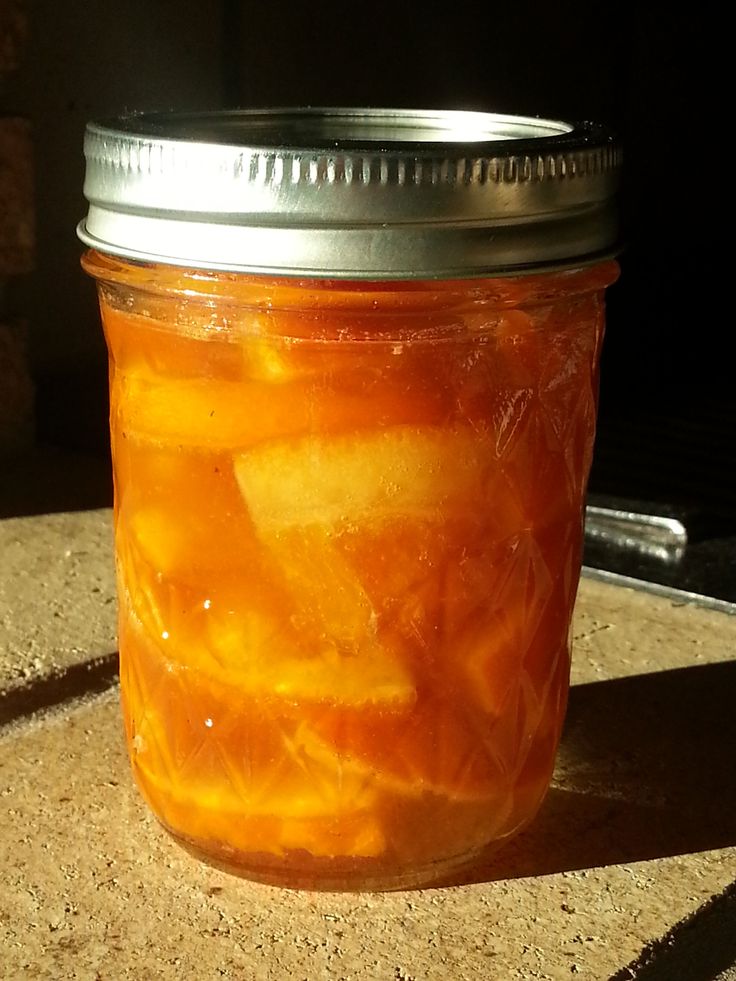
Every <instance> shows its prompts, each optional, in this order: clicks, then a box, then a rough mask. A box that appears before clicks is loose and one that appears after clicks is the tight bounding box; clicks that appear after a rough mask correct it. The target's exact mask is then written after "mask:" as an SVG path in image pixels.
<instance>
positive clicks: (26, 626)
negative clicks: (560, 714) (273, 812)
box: [0, 511, 736, 981]
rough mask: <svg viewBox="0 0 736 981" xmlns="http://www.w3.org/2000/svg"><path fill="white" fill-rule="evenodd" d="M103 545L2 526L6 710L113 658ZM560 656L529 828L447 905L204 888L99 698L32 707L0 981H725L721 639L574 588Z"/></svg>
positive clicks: (20, 737)
mask: <svg viewBox="0 0 736 981" xmlns="http://www.w3.org/2000/svg"><path fill="white" fill-rule="evenodd" d="M109 528H110V514H109V511H97V512H80V513H77V514H73V515H72V514H60V515H51V516H40V517H36V518H25V519H9V520H7V521H4V522H0V556H2V563H1V564H0V671H2V674H0V678H2V685H4V687H5V693H4V695H3V693H2V692H0V707H1V706H2V702H3V698H5V699H9V698H12V697H13V696H14V694H15V693H16V692H17V691H18V690H19V686H20V689H22V690H24V691H29V692H31V693H32V692H33V691H36V690H38V689H39V688H41V687H43V686H46V688H48V685H49V684H50V679H54V678H56V677H57V676H59V677H69V676H70V673H71V672H73V671H74V670H75V668H76V667H78V666H80V665H81V666H84V665H85V664H87V663H88V661H89V660H90V659H92V658H95V657H97V656H98V655H101V654H109V652H110V651H112V650H113V649H114V612H113V608H114V603H113V601H112V562H111V553H110V543H111V535H110V530H109ZM67 553H69V554H67ZM574 635H575V666H574V672H573V688H572V691H571V698H570V708H569V713H568V720H567V725H566V731H565V736H564V739H563V745H562V748H561V752H560V760H559V765H558V767H557V771H556V774H555V780H554V785H553V788H552V790H551V791H550V794H549V796H548V798H547V801H546V803H545V805H544V807H543V809H542V812H541V813H540V815H539V818H538V819H537V821H536V822H535V824H534V825H533V826H532V828H531V829H529V830H528V831H527V832H526V833H525V834H524V835H522V836H521V837H520V838H518V839H517V840H516V841H515V842H513V843H512V844H511V845H510V846H508V848H507V849H505V850H504V851H503V852H502V853H500V854H499V856H498V857H497V858H496V859H495V860H494V864H493V865H490V866H486V867H483V868H478V869H476V870H474V871H473V873H472V874H471V875H469V876H468V877H467V880H466V881H463V882H455V883H449V884H448V885H447V886H446V887H444V888H441V889H431V890H424V891H414V892H398V893H390V894H384V895H380V894H363V895H359V894H339V895H335V894H318V893H311V892H293V891H288V890H282V889H275V888H272V887H267V886H261V885H257V884H253V883H249V882H247V881H244V880H240V879H237V878H234V877H232V876H228V875H226V874H225V873H222V872H219V871H217V870H215V869H211V868H209V867H207V866H205V865H202V864H200V863H198V862H197V861H196V860H195V859H193V858H191V857H190V856H189V855H188V854H187V853H186V852H184V851H183V850H182V849H180V848H179V847H178V846H177V845H176V844H175V843H174V842H173V841H172V840H171V839H170V838H169V837H168V836H167V835H166V834H165V832H163V831H162V830H161V829H160V828H159V826H158V825H157V823H156V821H155V819H154V818H153V817H152V816H151V815H150V814H149V812H148V811H147V809H146V807H145V805H144V804H143V802H142V801H141V799H140V797H139V795H138V793H137V791H136V789H135V787H134V786H133V783H132V781H131V778H130V774H129V770H128V766H127V761H126V758H125V750H124V745H123V738H122V726H121V722H120V716H119V709H118V701H117V699H118V695H117V689H116V687H115V686H114V684H112V686H111V687H109V688H108V690H107V691H104V692H102V694H87V695H85V696H83V697H77V698H70V697H67V695H73V694H74V690H71V689H70V691H69V692H67V693H66V694H64V695H63V697H62V696H60V704H58V705H56V707H55V708H53V709H46V710H45V711H43V712H37V713H35V714H32V713H31V714H29V713H30V710H31V709H32V708H33V702H32V699H31V700H30V701H29V703H28V706H27V711H24V712H22V713H20V714H16V716H15V717H14V720H13V721H12V722H8V723H7V724H6V725H4V726H2V727H0V840H1V841H2V844H3V848H2V849H1V850H0V881H2V884H3V888H2V890H1V891H0V951H1V952H2V953H1V954H0V958H1V963H2V966H1V968H0V976H1V977H3V978H9V979H15V978H26V977H28V978H40V979H47V978H48V979H53V981H56V979H67V978H69V979H80V981H87V979H89V981H97V979H105V981H107V979H113V981H114V979H118V978H122V979H128V978H130V979H138V978H151V979H158V978H162V979H168V978H172V979H173V978H198V979H200V978H201V979H208V978H222V977H224V978H243V979H264V981H282V979H284V981H291V979H297V981H312V979H315V981H322V979H330V981H333V979H334V981H464V979H500V981H505V979H517V978H518V979H562V978H570V977H576V976H581V977H588V978H591V979H605V978H609V977H615V978H617V979H619V978H620V979H625V978H634V977H640V978H650V979H652V981H678V978H679V976H680V975H679V974H678V973H677V972H679V971H681V970H682V971H685V972H686V973H684V974H682V975H681V976H682V977H683V979H685V981H698V978H699V977H700V976H702V977H703V978H705V977H708V978H710V977H716V976H722V977H723V978H724V979H725V978H726V977H728V976H729V975H730V971H731V965H732V964H733V962H734V959H736V941H734V938H736V903H734V902H731V901H730V898H729V897H730V895H731V893H730V892H729V888H732V887H731V883H732V882H733V881H734V879H736V818H735V817H734V815H736V768H734V766H733V754H734V746H736V713H734V712H733V711H732V706H733V703H734V697H735V696H736V660H734V656H735V655H736V618H734V617H729V616H727V615H726V614H724V613H720V612H714V611H711V610H704V609H699V608H697V607H694V606H692V605H677V604H674V605H673V603H672V601H671V600H668V599H664V598H662V597H656V596H650V595H647V594H644V593H638V592H634V591H632V590H628V589H621V588H618V587H615V586H611V585H608V584H604V583H599V582H590V581H584V582H583V584H582V586H581V592H580V598H579V602H578V608H577V613H576V620H575V628H574ZM92 674H93V673H92ZM92 674H90V678H92ZM80 679H81V680H80ZM92 680H94V679H92ZM98 680H99V679H98ZM110 680H111V679H109V680H108V681H107V682H106V683H107V684H110ZM77 685H78V688H77V689H75V690H78V691H79V692H81V691H83V690H84V689H85V686H86V688H87V689H90V690H92V689H94V688H95V685H94V684H93V683H87V682H85V681H84V676H83V675H80V676H79V678H78V679H77ZM62 694H63V693H62ZM39 704H50V703H49V700H48V699H47V700H46V702H43V700H42V701H41V702H40V703H39ZM0 719H2V714H1V713H0ZM713 897H715V898H713ZM709 903H710V905H708V904H709ZM683 923H684V924H685V926H683V925H682V924H683ZM701 924H707V929H708V930H710V933H707V934H706V926H705V925H703V926H701ZM701 934H702V937H703V938H704V943H705V942H706V940H707V943H706V945H705V946H703V944H701V945H700V946H698V943H697V940H698V937H699V936H701ZM683 936H685V937H686V938H687V942H681V939H680V938H681V937H683ZM663 938H664V939H663ZM694 941H695V942H694ZM679 950H683V951H684V953H683V955H682V958H681V959H680V961H677V959H675V960H674V961H673V960H672V957H673V956H675V957H676V955H677V954H678V951H679ZM643 951H648V954H647V955H646V956H642V958H641V960H640V963H639V966H638V967H633V966H632V967H630V966H629V965H633V964H634V962H635V960H636V959H637V958H638V957H639V956H640V955H641V954H642V952H643ZM688 951H689V953H688ZM665 952H669V954H668V956H669V958H670V960H669V961H667V962H665V960H664V953H665ZM673 952H674V955H673ZM688 958H689V959H688ZM706 962H707V963H706ZM673 964H674V965H675V966H674V967H673V966H672V965H673ZM693 964H695V965H696V967H695V970H697V971H701V968H702V971H705V972H706V973H702V974H698V973H692V971H693ZM678 965H679V966H678ZM683 965H684V966H683ZM663 971H664V972H665V973H662V972H663ZM657 972H659V973H657ZM667 972H668V973H667Z"/></svg>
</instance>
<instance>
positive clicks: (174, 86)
mask: <svg viewBox="0 0 736 981" xmlns="http://www.w3.org/2000/svg"><path fill="white" fill-rule="evenodd" d="M30 14H31V24H30V31H29V37H28V42H27V51H26V58H25V63H24V66H23V69H22V71H21V72H20V73H19V74H18V77H17V78H16V79H15V80H14V83H13V85H14V91H13V92H12V99H13V104H14V105H17V106H19V107H20V110H21V112H23V113H24V114H25V115H26V116H27V117H28V118H29V119H30V121H31V126H32V134H33V141H34V153H35V170H36V174H35V187H36V224H37V227H36V240H37V251H36V272H35V273H34V274H33V275H32V276H30V277H28V278H27V280H26V282H25V283H24V284H23V286H22V287H21V293H22V295H21V296H19V297H18V299H17V304H18V305H21V306H23V308H24V309H25V310H26V311H27V315H28V317H29V319H30V322H31V329H30V353H31V361H32V369H33V373H34V375H35V378H36V388H37V406H36V416H37V436H38V439H39V441H40V442H43V443H55V444H58V445H62V446H66V447H72V448H75V449H80V448H81V449H85V450H92V451H96V452H99V453H100V454H103V453H106V445H107V400H106V385H107V369H106V354H105V349H104V342H103V338H102V332H101V329H100V324H99V315H98V312H97V303H96V295H95V290H94V286H93V284H92V282H91V281H90V280H89V279H88V278H87V277H86V276H84V275H83V273H82V271H81V269H80V267H79V257H80V255H81V251H82V247H81V245H80V243H79V241H78V240H77V238H76V232H75V229H76V225H77V222H78V221H79V220H80V218H82V216H83V215H84V214H85V213H86V210H87V204H86V202H85V200H84V197H83V195H82V183H83V179H84V158H83V154H82V141H83V135H84V127H85V124H86V122H87V121H88V120H89V119H90V118H100V117H105V116H109V115H114V114H117V113H119V112H123V111H126V110H139V109H141V110H142V109H162V108H184V107H192V108H206V107H211V106H219V105H222V102H223V92H224V89H223V67H222V66H223V53H222V37H223V33H222V15H221V5H220V3H219V2H215V3H211V4H209V3H201V2H194V0H176V2H173V0H155V2H152V0H126V2H125V3H123V4H119V3H117V4H108V3H102V2H93V3H89V2H86V0H65V2H64V3H59V2H58V0H35V2H34V3H33V4H32V5H31V9H30Z"/></svg>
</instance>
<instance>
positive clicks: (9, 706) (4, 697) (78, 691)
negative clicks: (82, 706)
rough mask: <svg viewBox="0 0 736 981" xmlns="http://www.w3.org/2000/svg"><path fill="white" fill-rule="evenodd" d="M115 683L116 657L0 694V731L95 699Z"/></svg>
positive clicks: (84, 663) (79, 665)
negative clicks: (79, 700)
mask: <svg viewBox="0 0 736 981" xmlns="http://www.w3.org/2000/svg"><path fill="white" fill-rule="evenodd" d="M117 680H118V654H117V651H115V652H114V653H112V654H104V655H103V656H102V657H96V658H93V659H92V660H90V661H84V662H83V663H81V664H73V665H71V666H70V667H68V668H66V669H65V670H64V671H61V672H60V673H58V674H53V675H50V676H47V677H45V678H40V679H39V680H38V681H34V682H32V683H31V684H29V685H24V686H23V687H22V688H11V689H9V690H7V691H4V692H2V693H0V729H2V728H3V727H4V726H8V725H10V724H11V723H13V722H16V721H18V720H19V719H23V718H27V717H30V716H33V715H35V714H36V713H37V712H42V711H44V710H45V709H50V708H55V707H57V706H59V705H63V704H64V703H66V702H70V701H73V700H74V699H77V698H81V697H83V696H85V695H99V694H102V692H105V691H107V690H108V689H109V688H112V687H113V685H115V683H116V682H117Z"/></svg>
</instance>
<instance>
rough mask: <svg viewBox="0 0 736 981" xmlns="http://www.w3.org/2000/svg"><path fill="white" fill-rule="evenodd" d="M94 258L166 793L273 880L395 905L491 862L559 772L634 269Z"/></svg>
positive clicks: (218, 843) (88, 259)
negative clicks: (347, 270)
mask: <svg viewBox="0 0 736 981" xmlns="http://www.w3.org/2000/svg"><path fill="white" fill-rule="evenodd" d="M84 266H85V268H86V270H87V271H88V272H89V273H90V274H91V275H92V276H94V277H95V278H96V279H97V281H98V286H99V291H100V299H101V308H102V318H103V323H104V330H105V335H106V339H107V344H108V348H109V353H110V384H111V411H110V424H111V435H112V451H113V461H114V475H115V538H116V552H117V571H118V583H119V596H120V621H119V623H120V631H119V632H120V658H121V666H120V675H121V687H122V695H123V706H124V716H125V727H126V733H127V740H128V747H129V752H130V758H131V760H132V766H133V771H134V774H135V777H136V780H137V782H138V784H139V786H140V788H141V790H142V792H143V794H144V795H145V797H146V799H147V800H148V802H149V804H150V806H151V807H152V809H153V810H154V812H155V813H156V814H157V816H158V817H159V819H160V820H161V822H162V823H163V824H164V826H165V827H166V828H168V829H169V830H170V831H171V832H172V833H173V834H174V835H175V836H176V837H177V838H179V839H180V840H181V841H182V842H184V843H185V844H187V845H188V846H190V847H191V848H192V849H193V850H195V851H196V852H197V853H199V854H200V855H203V856H205V857H207V858H209V860H211V861H213V862H216V863H219V864H222V865H224V866H226V867H227V868H229V869H231V870H234V871H237V872H240V873H241V874H245V875H247V876H249V877H251V878H255V879H260V880H262V881H266V882H272V883H280V884H287V885H291V886H304V887H309V888H312V887H314V888H338V889H339V888H356V887H357V888H397V887H407V886H416V885H424V884H427V883H430V882H436V881H439V880H441V879H442V878H443V877H446V876H448V875H450V874H451V873H453V872H455V871H457V870H458V869H461V868H463V867H466V866H468V865H469V864H470V863H472V862H475V861H479V860H480V859H481V858H483V857H484V856H485V855H487V853H488V852H489V850H490V849H491V848H493V847H495V846H496V845H497V844H498V843H499V842H501V841H503V840H504V839H507V838H508V837H509V836H510V835H512V834H514V833H515V832H517V831H518V830H519V829H520V828H522V827H523V826H524V825H526V824H527V822H529V820H530V819H531V818H532V816H533V815H534V813H535V812H536V811H537V809H538V807H539V805H540V803H541V801H542V798H543V796H544V794H545V791H546V789H547V786H548V784H549V781H550V776H551V773H552V767H553V762H554V757H555V751H556V747H557V744H558V740H559V736H560V727H561V724H562V720H563V715H564V710H565V703H566V695H567V686H568V675H569V649H568V631H569V624H570V617H571V612H572V607H573V602H574V598H575V592H576V587H577V582H578V576H579V570H580V557H581V532H582V513H583V499H584V492H585V485H586V479H587V474H588V469H589V465H590V460H591V451H592V445H593V436H594V427H595V412H596V392H597V370H598V356H599V349H600V344H601V339H602V333H603V291H604V288H605V287H606V286H607V285H608V284H609V283H611V282H612V281H613V280H614V279H615V277H616V275H617V266H616V264H615V263H614V262H612V261H604V262H599V263H598V264H594V265H591V266H587V267H578V268H575V269H572V270H570V269H568V270H566V271H561V272H551V273H543V274H532V275H526V276H516V277H514V276H496V277H494V278H474V279H472V280H465V281H460V280H453V279H442V280H431V281H430V280H412V281H394V282H390V281H384V282H376V281H350V280H330V279H326V278H325V279H311V280H308V279H298V280H295V279H294V278H287V277H281V278H279V277H267V276H258V275H248V274H243V273H231V272H206V271H203V270H196V269H195V270H187V269H184V268H181V267H177V266H173V265H163V264H156V263H153V262H149V263H145V262H132V261H127V260H124V259H116V258H113V257H111V256H109V255H103V254H101V253H100V252H96V251H90V252H88V253H87V254H86V256H85V259H84Z"/></svg>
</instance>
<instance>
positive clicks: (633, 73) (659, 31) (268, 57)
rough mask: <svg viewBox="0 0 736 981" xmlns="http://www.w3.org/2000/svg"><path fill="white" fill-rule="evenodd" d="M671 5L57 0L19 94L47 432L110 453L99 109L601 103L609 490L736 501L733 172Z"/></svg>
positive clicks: (70, 444)
mask: <svg viewBox="0 0 736 981" xmlns="http://www.w3.org/2000/svg"><path fill="white" fill-rule="evenodd" d="M657 8H658V5H654V6H653V7H652V6H649V7H647V6H645V5H641V6H639V7H638V8H637V7H635V6H634V5H616V4H610V3H606V4H603V3H585V4H581V3H579V2H577V3H572V2H569V0H560V2H557V3H556V4H548V3H527V4H520V5H511V4H493V5H490V4H482V5H481V4H478V5H460V4H455V5H448V4H447V3H445V4H443V5H442V7H441V8H439V9H436V8H435V10H436V12H434V13H433V12H430V10H429V9H428V8H427V7H426V6H425V5H422V6H418V5H416V4H406V5H403V6H399V5H396V6H394V5H388V4H380V3H373V4H353V5H347V4H344V3H343V4H340V5H336V4H335V5H333V4H330V3H326V4H325V3H320V4H319V5H314V4H288V3H287V4H285V3H280V4H277V3H256V2H235V0H215V2H211V3H201V2H200V3H197V4H195V3H193V2H191V0H179V2H177V3H173V2H170V0H164V2H158V3H153V2H150V0H149V2H147V3H143V2H142V0H130V2H128V3H124V4H117V5H106V4H103V3H101V2H98V3H85V2H83V0H68V2H67V3H64V4H58V3H53V2H51V0H38V2H37V3H36V4H35V5H34V10H35V14H34V22H33V24H32V30H31V37H30V51H29V57H28V59H27V65H26V68H25V69H24V71H23V72H22V73H21V74H20V76H19V78H18V80H17V82H15V83H14V84H15V86H16V91H14V92H13V93H11V96H12V100H13V103H14V105H16V106H20V107H21V108H22V110H24V111H25V112H26V114H27V115H28V116H30V118H31V119H32V121H33V124H34V131H35V147H36V150H35V152H36V167H37V175H36V187H37V234H38V258H37V269H38V271H37V273H36V274H35V275H34V276H32V277H29V278H28V280H27V281H26V282H25V283H24V284H23V285H22V286H21V287H19V288H18V290H17V292H18V298H17V303H18V304H19V305H23V306H25V308H26V309H27V310H28V311H30V319H31V356H32V363H33V371H34V375H35V380H36V384H37V428H38V437H39V440H40V442H41V443H43V444H46V445H52V446H57V447H62V448H65V449H69V450H74V451H78V452H82V453H84V454H87V455H90V456H92V457H98V458H100V459H105V457H106V453H107V432H106V425H107V423H106V411H107V409H106V380H107V378H106V366H105V352H104V345H103V342H102V336H101V331H100V329H99V324H98V317H97V311H96V302H95V296H94V287H93V285H92V283H91V282H90V281H88V280H87V279H86V278H85V277H84V276H83V274H82V273H81V271H80V269H79V266H78V259H79V255H80V253H81V246H80V245H79V244H78V243H77V241H76V238H75V234H74V228H75V225H76V222H77V221H78V220H79V219H80V218H81V217H82V216H83V214H84V213H85V210H86V204H85V202H84V200H83V197H82V193H81V188H82V180H83V159H82V137H83V130H84V124H85V122H86V121H87V120H88V119H90V118H95V117H97V118H99V117H100V116H109V115H111V114H115V113H117V112H120V111H123V110H131V109H153V108H184V107H187V108H217V107H223V106H227V107H234V106H267V105H294V104H312V105H318V104H327V105H339V104H343V105H365V106H379V105H389V106H406V107H415V108H417V107H418V108H430V107H439V108H465V109H489V110H494V111H500V112H508V113H514V112H519V113H525V114H540V115H547V116H551V117H556V118H569V119H594V120H597V121H600V122H603V123H607V124H609V125H610V126H612V127H613V128H614V129H616V130H617V131H618V133H619V134H620V136H621V139H622V141H623V143H624V146H625V151H626V172H625V181H624V192H623V197H622V213H623V222H624V241H625V249H624V252H623V254H622V256H621V265H622V277H621V280H620V282H619V283H618V284H617V285H616V286H615V287H613V288H612V289H611V290H610V293H609V329H608V336H607V342H606V346H605V351H604V358H603V369H602V397H601V417H600V433H599V441H598V447H597V455H596V462H595V464H594V470H593V475H592V479H591V487H592V489H593V490H594V491H598V492H604V493H610V494H616V495H622V496H625V497H629V498H632V497H633V498H645V499H650V500H653V501H664V502H669V503H675V504H678V503H680V502H685V503H691V504H695V505H696V506H697V507H698V508H700V509H701V510H705V511H707V512H708V513H709V514H712V515H714V516H716V517H722V518H723V519H724V520H726V519H729V517H730V518H734V517H736V488H735V487H734V484H733V477H732V476H731V471H732V470H733V466H732V464H733V462H734V460H736V452H734V437H733V432H734V419H735V415H736V414H735V413H734V386H733V382H732V369H731V359H730V345H731V340H730V334H731V330H730V327H729V322H728V321H729V317H728V302H727V293H728V287H729V281H728V278H723V277H722V276H721V277H719V276H718V275H717V273H716V271H715V266H716V263H715V261H714V252H717V249H716V248H715V246H714V244H713V242H712V241H710V242H709V240H708V233H707V232H706V228H707V227H708V222H709V221H710V217H711V215H712V213H713V211H714V207H715V206H716V202H715V200H714V190H715V183H714V181H713V180H712V179H711V181H710V182H709V178H712V176H713V175H715V176H717V174H716V172H715V171H712V170H711V169H709V168H710V164H709V161H710V160H711V155H710V154H711V151H710V150H708V149H707V148H706V144H704V142H703V139H704V134H703V133H702V132H700V124H698V123H696V122H695V119H696V116H695V115H694V112H695V109H696V106H697V104H698V99H699V98H700V96H701V94H699V93H695V92H694V91H693V89H694V78H696V76H698V75H699V72H695V71H693V70H692V65H693V63H694V59H697V58H698V57H699V39H698V25H697V19H694V17H693V14H692V12H688V13H685V12H684V11H682V12H680V13H678V12H677V8H674V7H669V6H668V7H666V8H664V10H665V11H666V13H665V12H663V11H661V10H659V9H657ZM716 211H717V207H716ZM106 486H107V485H106ZM107 492H108V491H107V490H106V489H105V488H101V489H100V490H99V494H100V495H101V496H104V494H105V493H107ZM80 493H81V490H80ZM102 503H104V502H102Z"/></svg>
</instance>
